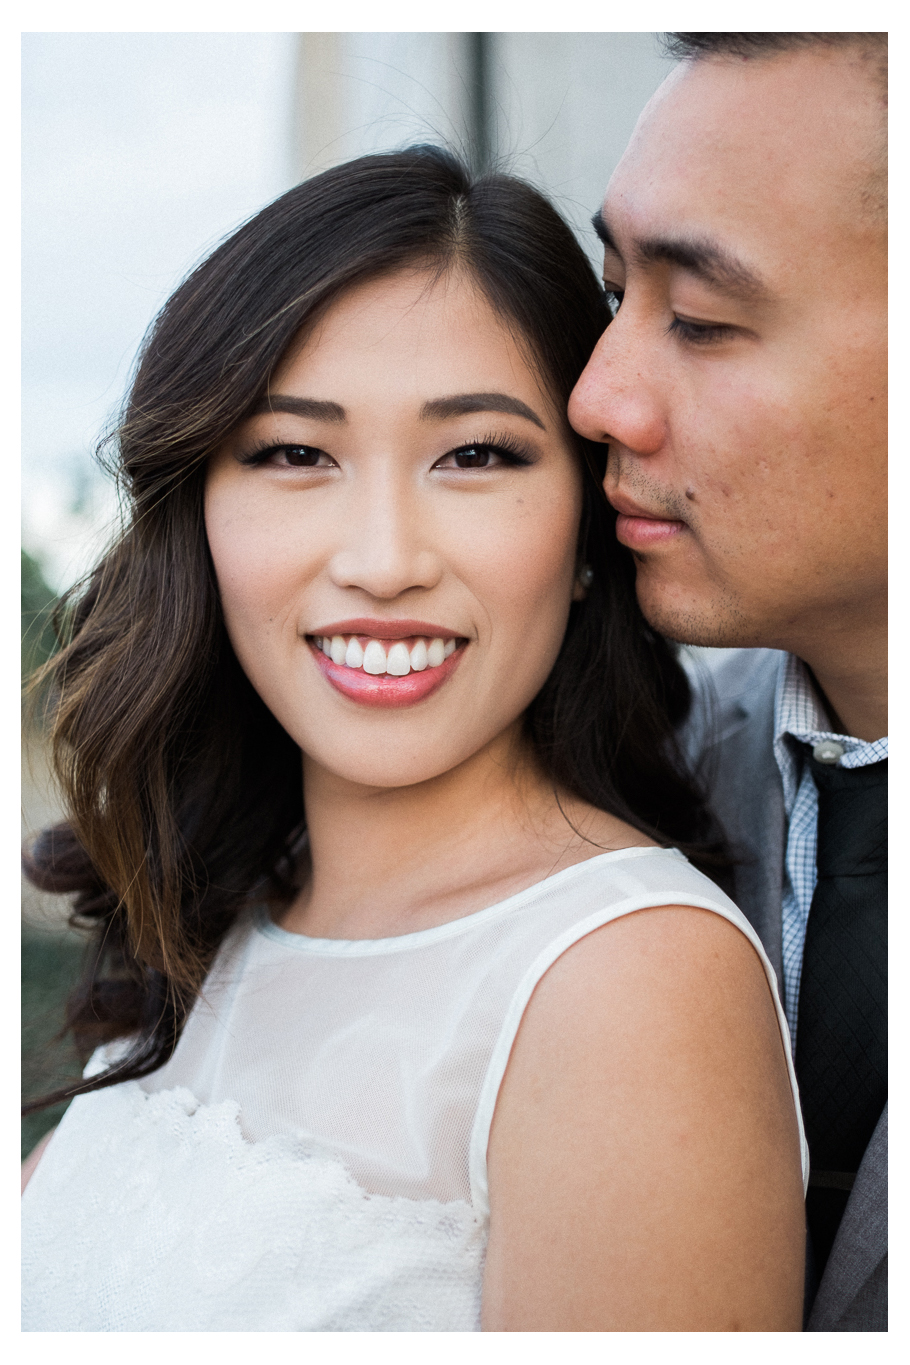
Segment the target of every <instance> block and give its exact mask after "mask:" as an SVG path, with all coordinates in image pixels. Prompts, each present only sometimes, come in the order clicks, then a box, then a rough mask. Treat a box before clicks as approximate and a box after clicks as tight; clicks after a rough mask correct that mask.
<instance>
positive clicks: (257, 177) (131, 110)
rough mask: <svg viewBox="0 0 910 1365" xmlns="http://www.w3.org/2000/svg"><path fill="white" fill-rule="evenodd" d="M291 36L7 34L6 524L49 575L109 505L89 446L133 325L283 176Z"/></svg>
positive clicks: (79, 562)
mask: <svg viewBox="0 0 910 1365" xmlns="http://www.w3.org/2000/svg"><path fill="white" fill-rule="evenodd" d="M296 43H297V35H296V34H293V33H290V34H283V33H33V34H26V35H24V36H23V49H22V52H23V68H22V130H23V139H22V143H23V189H22V198H23V204H22V207H23V219H22V231H23V266H22V271H23V273H22V322H23V337H22V379H23V407H22V455H23V479H22V483H23V539H24V543H25V545H26V548H28V549H29V550H31V551H32V552H33V553H38V554H39V556H40V557H41V558H42V560H43V561H44V564H45V567H46V572H47V574H48V577H49V579H50V580H51V582H52V583H53V585H54V586H55V587H58V588H62V587H65V586H67V585H68V583H69V582H71V581H72V580H73V579H74V578H75V577H76V576H78V574H79V573H80V572H81V571H82V570H83V569H84V568H85V567H87V565H88V563H89V562H90V560H91V558H92V556H93V552H94V548H95V547H96V546H97V543H98V536H99V534H100V532H99V531H97V530H95V529H94V528H95V527H96V526H98V525H99V523H101V522H103V521H104V520H105V517H108V518H109V516H110V510H111V509H110V505H109V498H107V497H106V496H105V492H104V488H103V486H102V485H100V484H99V482H98V479H97V476H96V475H94V474H93V473H92V461H91V456H90V451H91V447H92V445H93V443H94V441H95V440H96V439H97V438H98V435H99V433H100V431H101V429H102V427H103V425H104V423H105V421H106V420H107V419H108V418H109V416H110V415H111V413H112V412H113V411H115V410H116V408H117V406H118V405H119V402H120V400H121V399H122V397H123V393H124V391H125V388H126V384H127V380H128V376H129V371H130V367H131V365H132V362H133V359H134V357H135V354H136V350H137V347H138V345H139V343H140V341H141V339H142V335H143V333H144V332H145V329H146V327H147V326H148V324H149V322H150V321H151V319H152V318H153V317H154V315H155V313H156V312H157V310H158V308H160V306H161V304H162V303H163V302H164V300H165V299H166V298H167V296H168V294H169V293H170V292H171V290H172V289H173V288H174V286H175V285H176V284H177V283H178V281H179V280H180V279H181V278H182V276H183V275H184V274H185V273H186V272H187V270H188V269H189V267H190V266H192V265H193V264H194V263H195V262H196V261H197V260H198V259H199V258H200V257H201V256H202V255H204V254H205V253H206V251H207V250H208V249H210V248H211V247H212V246H213V245H214V244H215V243H216V242H217V241H218V240H220V239H221V238H222V237H223V236H225V235H226V234H227V233H229V232H230V231H231V229H232V228H234V227H236V226H237V224H239V223H240V222H242V221H243V219H245V218H246V217H248V216H249V215H250V214H251V213H254V212H255V211H256V210H257V209H259V208H261V207H262V206H263V205H264V204H266V203H268V201H269V200H271V199H273V198H274V197H275V196H276V195H278V194H281V193H282V192H283V191H284V190H286V189H287V188H289V186H290V185H291V184H292V183H293V179H292V166H293V151H292V146H291V129H292V113H293V110H292V100H293V76H294V63H295V55H296ZM80 489H82V491H83V494H84V502H85V507H86V511H85V512H84V513H83V514H82V515H76V516H73V515H72V514H70V513H69V511H68V507H69V504H70V503H71V501H72V500H73V497H74V496H76V495H77V494H78V492H79V491H80Z"/></svg>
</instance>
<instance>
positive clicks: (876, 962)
mask: <svg viewBox="0 0 910 1365" xmlns="http://www.w3.org/2000/svg"><path fill="white" fill-rule="evenodd" d="M807 747H808V746H807ZM807 761H808V763H809V764H810V766H811V769H812V775H813V777H814V779H815V785H816V787H817V789H818V853H817V855H816V866H817V870H818V882H817V885H816V888H815V894H814V895H813V897H812V905H811V908H810V911H809V921H808V924H807V927H806V946H805V950H804V954H803V970H802V977H801V980H800V991H799V1008H798V1016H797V1028H796V1075H797V1079H798V1081H799V1089H800V1101H801V1104H802V1110H803V1120H804V1122H805V1125H806V1140H807V1142H808V1144H809V1158H810V1164H811V1174H810V1178H809V1192H808V1196H807V1199H806V1216H807V1221H808V1225H809V1234H810V1237H811V1239H812V1249H813V1253H814V1263H815V1274H816V1276H817V1277H819V1278H820V1277H821V1274H822V1271H823V1270H824V1266H825V1262H826V1261H827V1259H828V1255H829V1253H830V1251H831V1245H832V1243H833V1241H834V1237H835V1234H836V1232H837V1229H838V1226H839V1224H840V1220H841V1218H842V1217H843V1212H844V1209H845V1207H846V1204H847V1200H848V1198H849V1194H850V1189H851V1188H852V1185H853V1177H854V1176H855V1174H856V1170H857V1167H858V1166H859V1163H860V1161H861V1160H862V1156H863V1152H864V1151H865V1150H866V1147H867V1145H868V1143H869V1139H870V1138H871V1136H872V1133H873V1131H874V1129H875V1125H876V1124H877V1123H878V1120H879V1117H880V1115H881V1112H882V1109H883V1108H884V1104H885V1100H886V1098H887V1094H888V1080H887V1060H888V1053H887V1046H888V1044H887V952H888V938H887V932H888V925H887V895H888V849H887V835H888V761H887V759H883V760H882V761H881V762H880V763H871V764H869V765H868V766H867V767H865V768H839V767H836V766H833V765H831V764H829V763H819V762H818V761H817V759H815V758H813V757H812V756H811V750H810V751H809V756H808V758H807Z"/></svg>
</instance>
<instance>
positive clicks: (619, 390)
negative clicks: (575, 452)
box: [569, 310, 666, 455]
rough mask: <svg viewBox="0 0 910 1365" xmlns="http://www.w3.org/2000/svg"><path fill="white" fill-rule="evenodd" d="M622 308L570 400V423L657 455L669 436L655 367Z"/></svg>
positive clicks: (615, 442) (601, 438)
mask: <svg viewBox="0 0 910 1365" xmlns="http://www.w3.org/2000/svg"><path fill="white" fill-rule="evenodd" d="M621 319H622V310H620V313H619V315H618V316H617V318H616V321H615V322H612V323H611V324H610V326H609V327H608V328H607V330H606V331H605V332H604V334H603V336H602V337H601V338H600V341H599V342H598V343H597V346H596V347H595V348H594V351H593V353H592V355H591V359H590V360H589V361H588V363H587V365H586V366H585V368H584V370H583V371H582V373H581V376H580V378H579V380H578V383H577V384H576V385H575V388H574V389H573V390H572V394H571V396H570V398H569V421H570V422H571V423H572V426H573V427H574V428H575V430H576V431H577V432H578V433H579V435H581V436H587V438H588V439H589V440H591V441H607V442H609V443H610V444H611V445H619V446H624V447H625V448H626V449H627V450H629V451H631V452H632V453H634V454H636V455H653V454H655V453H656V452H657V451H658V450H659V449H660V448H661V446H662V445H663V443H664V440H665V437H666V418H665V412H664V407H663V403H662V402H661V398H660V394H659V392H658V381H657V372H656V366H652V365H651V364H650V363H649V358H648V348H647V345H646V344H645V341H644V338H643V337H642V335H641V333H640V332H637V330H636V329H635V328H634V327H632V326H628V325H624V323H623V321H621Z"/></svg>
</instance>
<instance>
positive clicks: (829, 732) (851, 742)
mask: <svg viewBox="0 0 910 1365" xmlns="http://www.w3.org/2000/svg"><path fill="white" fill-rule="evenodd" d="M823 739H833V740H836V741H837V743H838V744H840V745H842V746H843V750H844V756H843V758H842V759H841V764H840V766H841V767H843V768H864V767H866V765H867V764H869V763H877V762H878V761H879V760H880V759H883V758H887V757H888V737H887V735H886V736H885V737H884V738H883V739H876V740H863V739H856V738H855V736H853V735H839V734H837V732H836V731H834V730H833V729H832V728H831V720H830V717H829V716H828V713H827V712H826V710H825V708H824V706H823V704H822V702H821V699H820V698H819V696H818V693H817V692H816V690H815V688H814V687H813V685H812V678H811V675H810V673H809V670H808V668H807V667H806V665H805V664H804V663H803V661H802V659H798V658H797V657H796V655H795V654H785V655H783V657H782V658H781V661H780V668H779V671H778V674H777V687H776V690H775V693H774V757H775V758H776V760H777V766H778V768H779V769H780V775H781V779H782V781H783V784H784V805H785V807H786V810H787V814H788V815H789V814H790V811H791V810H792V808H793V803H794V801H795V800H796V793H797V790H798V789H799V784H800V780H801V777H802V771H803V750H802V748H801V747H800V745H799V744H798V743H794V742H793V741H794V740H798V741H802V742H803V743H806V744H811V745H813V746H814V745H816V744H819V743H821V741H822V740H823Z"/></svg>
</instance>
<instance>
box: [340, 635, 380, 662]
mask: <svg viewBox="0 0 910 1365" xmlns="http://www.w3.org/2000/svg"><path fill="white" fill-rule="evenodd" d="M370 643H371V644H374V643H375V641H370ZM381 648H382V646H381V645H380V649H381ZM344 662H345V663H346V664H347V666H348V668H363V650H362V649H361V647H360V641H359V640H358V639H357V636H356V635H352V636H351V638H350V640H349V641H348V647H347V649H346V650H345V653H344Z"/></svg>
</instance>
